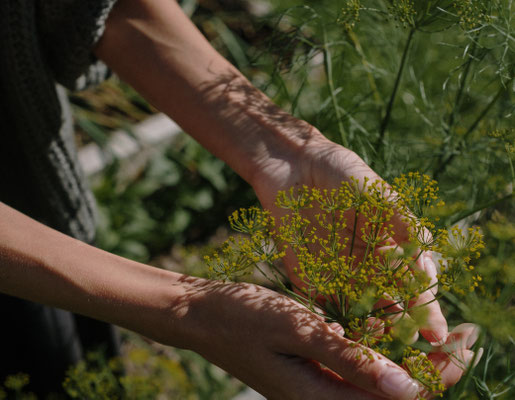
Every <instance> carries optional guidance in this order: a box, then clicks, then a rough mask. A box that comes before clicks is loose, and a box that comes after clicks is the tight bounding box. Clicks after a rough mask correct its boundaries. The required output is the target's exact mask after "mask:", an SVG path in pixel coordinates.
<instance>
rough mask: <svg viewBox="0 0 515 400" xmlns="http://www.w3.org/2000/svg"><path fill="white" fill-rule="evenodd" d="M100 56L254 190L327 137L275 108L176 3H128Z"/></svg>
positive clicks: (115, 15)
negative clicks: (262, 174)
mask: <svg viewBox="0 0 515 400" xmlns="http://www.w3.org/2000/svg"><path fill="white" fill-rule="evenodd" d="M96 54H97V55H98V56H99V57H100V58H101V59H102V60H104V61H105V62H106V63H107V64H108V65H109V66H110V67H111V68H113V69H114V71H115V72H117V73H118V74H119V75H120V76H121V77H122V78H123V79H125V80H126V81H127V82H129V83H130V84H131V85H133V86H134V87H135V88H136V89H137V90H138V91H139V92H140V93H142V94H143V95H144V96H145V97H146V98H147V99H148V100H149V101H151V102H152V103H153V104H154V105H155V106H156V107H157V108H159V109H160V110H162V111H164V112H165V113H167V114H168V115H169V116H170V117H171V118H173V119H174V120H175V121H176V122H177V123H179V125H181V126H182V127H183V129H184V130H185V131H187V132H188V133H189V134H190V135H192V136H193V137H194V138H195V139H197V140H198V141H199V142H200V143H201V144H202V145H204V146H205V147H206V148H207V149H208V150H210V151H211V152H212V153H213V154H215V155H216V156H218V157H220V158H221V159H223V160H224V161H226V162H227V163H228V164H229V165H230V166H231V167H232V168H233V169H234V170H235V171H236V172H237V173H238V174H240V175H241V176H242V177H243V178H244V179H246V180H247V181H248V182H250V183H251V184H252V183H253V180H254V175H255V172H256V171H259V170H260V168H261V167H262V165H263V164H264V163H266V162H267V160H268V158H270V157H276V158H281V159H288V158H291V159H294V158H295V157H296V154H295V153H296V152H298V151H300V150H301V149H302V148H303V147H304V146H305V145H306V143H307V142H308V141H310V140H312V139H313V138H314V137H316V138H319V137H320V134H319V133H318V131H316V130H315V129H314V128H313V127H311V126H310V125H309V124H307V123H305V122H303V121H299V120H297V119H295V118H293V117H291V116H290V115H288V114H287V113H285V112H284V111H282V110H280V109H279V108H278V107H277V106H275V105H274V104H273V103H272V102H271V101H270V100H269V99H268V98H266V96H265V95H264V94H262V93H261V92H259V91H258V90H257V89H255V88H254V87H253V86H252V85H251V84H250V83H249V82H248V81H247V79H246V78H245V77H243V75H242V74H241V73H240V72H239V71H238V70H237V69H235V68H234V67H233V66H232V65H231V64H230V63H229V62H227V61H226V60H225V59H224V58H223V57H222V56H221V55H220V54H218V53H217V52H216V51H215V50H214V49H213V48H212V47H211V45H210V44H209V43H208V42H207V41H206V39H205V38H204V37H203V36H202V35H201V34H200V32H199V31H198V30H197V29H196V28H195V26H194V25H193V24H192V23H191V22H190V21H189V19H188V18H187V16H186V15H184V14H183V12H182V11H181V9H180V7H179V6H178V5H177V3H175V2H173V1H169V0H120V1H119V2H118V4H117V5H116V7H115V9H114V10H113V12H112V14H111V15H110V17H109V19H108V21H107V26H106V31H105V33H104V35H103V37H102V39H101V41H100V42H99V44H98V47H97V49H96Z"/></svg>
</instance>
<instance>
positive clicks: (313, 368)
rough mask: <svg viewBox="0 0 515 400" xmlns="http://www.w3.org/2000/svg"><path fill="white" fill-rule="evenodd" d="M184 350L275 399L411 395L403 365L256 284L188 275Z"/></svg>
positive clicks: (412, 387)
mask: <svg viewBox="0 0 515 400" xmlns="http://www.w3.org/2000/svg"><path fill="white" fill-rule="evenodd" d="M188 281H189V282H190V283H189V285H190V286H191V289H190V291H189V293H187V299H188V300H187V302H188V304H189V306H188V311H187V312H186V314H185V317H184V320H185V321H188V322H186V324H187V325H188V326H193V331H194V334H193V335H192V336H191V338H189V339H188V340H187V342H188V345H187V347H188V348H190V349H191V350H194V351H196V352H198V353H200V354H201V355H203V356H204V357H205V358H206V359H208V360H209V361H211V362H213V363H214V364H216V365H218V366H220V367H222V368H223V369H225V370H226V371H228V372H229V373H231V374H232V375H234V376H235V377H237V378H239V379H240V380H242V381H243V382H245V383H246V384H248V385H249V386H251V387H253V388H254V389H256V390H257V391H258V392H260V393H262V394H263V395H265V396H266V397H267V398H270V399H281V400H284V399H317V400H318V399H345V398H347V399H356V400H358V399H367V400H368V399H384V398H386V399H397V400H403V399H406V400H407V399H414V398H415V397H416V395H417V393H418V391H419V386H418V385H417V384H416V383H415V381H413V380H412V379H411V378H410V377H409V376H408V374H407V373H406V372H405V371H404V370H403V369H402V368H401V367H399V366H398V365H396V364H395V363H393V362H392V361H390V360H388V359H386V358H385V357H383V356H381V355H379V354H376V353H372V357H371V359H369V358H368V357H366V356H362V357H360V358H357V355H358V354H360V353H361V347H360V346H355V345H354V344H353V342H351V341H350V340H349V339H346V338H344V337H343V336H342V335H341V334H340V333H339V332H337V331H336V330H333V329H331V327H330V326H329V325H328V324H326V323H325V322H324V321H323V320H322V318H320V317H319V316H316V315H315V314H313V313H311V312H310V311H308V310H307V309H306V308H304V307H303V306H301V305H300V304H298V303H296V302H295V301H293V300H291V299H289V298H287V297H285V296H282V295H280V294H277V293H275V292H273V291H271V290H268V289H266V288H263V287H260V286H256V285H251V284H234V283H221V282H208V281H203V280H199V279H195V278H191V279H188Z"/></svg>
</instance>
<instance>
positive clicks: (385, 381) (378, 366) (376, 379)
mask: <svg viewBox="0 0 515 400" xmlns="http://www.w3.org/2000/svg"><path fill="white" fill-rule="evenodd" d="M295 350H296V351H297V352H299V353H297V354H299V355H300V356H302V357H306V358H309V359H314V360H318V361H320V362H321V363H322V364H324V365H326V366H327V367H328V368H330V369H332V370H333V371H334V372H336V373H337V374H339V375H340V376H341V377H342V378H343V379H344V380H345V381H347V382H352V384H353V385H355V386H358V387H360V388H363V389H365V390H367V391H370V392H372V393H375V394H377V395H379V396H383V397H386V398H389V399H397V400H411V399H414V398H416V396H417V393H418V391H419V386H418V384H417V383H416V382H415V381H413V380H412V379H411V378H410V377H409V375H408V374H407V373H406V371H404V370H403V369H402V368H401V367H399V366H398V365H396V364H395V363H393V362H392V361H390V360H388V359H387V358H386V357H384V356H382V355H380V354H377V353H375V352H373V351H371V350H370V349H366V348H364V347H363V346H360V345H357V344H356V343H355V342H352V341H351V340H349V339H346V338H344V337H341V336H339V335H337V334H336V333H334V332H331V331H330V330H329V329H327V328H326V329H324V330H323V331H322V330H317V331H316V333H315V332H313V334H311V335H310V339H309V342H308V343H307V346H302V348H300V347H299V348H296V349H295Z"/></svg>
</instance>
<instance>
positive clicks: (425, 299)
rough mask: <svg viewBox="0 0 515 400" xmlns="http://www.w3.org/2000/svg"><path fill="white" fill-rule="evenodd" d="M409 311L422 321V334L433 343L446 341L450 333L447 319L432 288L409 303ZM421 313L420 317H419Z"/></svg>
mask: <svg viewBox="0 0 515 400" xmlns="http://www.w3.org/2000/svg"><path fill="white" fill-rule="evenodd" d="M409 310H410V311H409V312H410V314H411V315H412V316H413V318H414V319H415V320H422V321H418V322H419V323H421V326H420V334H421V335H422V336H423V337H424V338H426V339H427V340H428V341H429V343H431V344H432V345H434V344H438V343H444V342H445V340H446V338H447V335H448V327H447V320H446V319H445V317H444V316H443V314H442V310H441V308H440V304H439V303H438V301H436V299H435V296H434V294H433V293H432V292H431V291H430V290H426V291H425V292H423V293H421V294H420V295H419V296H418V298H417V299H416V300H415V301H413V302H412V303H410V304H409ZM419 315H420V318H419Z"/></svg>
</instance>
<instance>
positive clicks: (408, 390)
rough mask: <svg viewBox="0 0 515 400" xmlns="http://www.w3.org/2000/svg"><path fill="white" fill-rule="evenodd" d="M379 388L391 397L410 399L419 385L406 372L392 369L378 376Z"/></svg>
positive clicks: (416, 392)
mask: <svg viewBox="0 0 515 400" xmlns="http://www.w3.org/2000/svg"><path fill="white" fill-rule="evenodd" d="M378 386H379V389H380V390H381V391H382V392H383V393H385V394H386V395H388V396H389V397H390V398H392V399H398V400H412V399H414V398H415V397H416V396H417V394H418V392H419V390H420V387H419V386H418V384H417V383H416V382H415V381H414V380H413V379H411V378H410V377H409V376H408V375H407V374H406V373H404V372H401V371H398V370H392V371H389V372H386V373H385V374H384V375H382V376H381V377H380V378H379V385H378Z"/></svg>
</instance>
